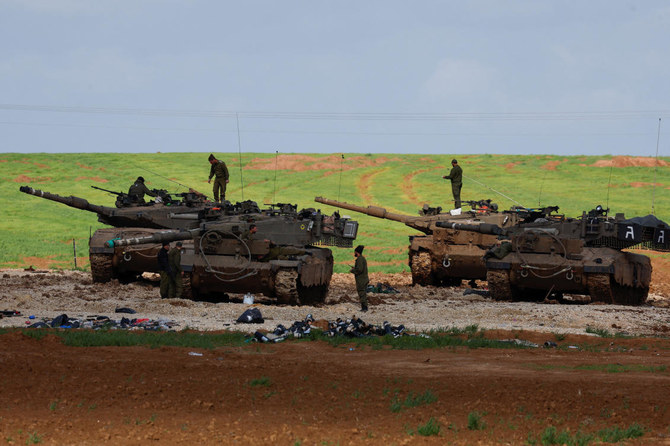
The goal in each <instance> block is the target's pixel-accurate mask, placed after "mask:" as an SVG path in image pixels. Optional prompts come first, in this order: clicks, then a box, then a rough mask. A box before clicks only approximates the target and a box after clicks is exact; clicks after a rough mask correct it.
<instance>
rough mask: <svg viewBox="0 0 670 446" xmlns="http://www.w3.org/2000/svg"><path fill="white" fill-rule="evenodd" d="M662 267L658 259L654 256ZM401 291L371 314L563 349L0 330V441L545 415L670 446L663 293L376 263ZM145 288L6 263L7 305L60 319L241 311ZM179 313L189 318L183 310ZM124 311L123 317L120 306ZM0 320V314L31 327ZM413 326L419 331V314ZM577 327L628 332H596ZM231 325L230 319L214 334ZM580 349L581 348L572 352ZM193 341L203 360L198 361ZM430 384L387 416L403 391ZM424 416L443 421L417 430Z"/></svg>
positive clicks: (507, 429)
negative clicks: (479, 285) (65, 335)
mask: <svg viewBox="0 0 670 446" xmlns="http://www.w3.org/2000/svg"><path fill="white" fill-rule="evenodd" d="M655 271H656V274H657V276H655V277H657V278H662V279H659V280H665V278H666V277H667V271H665V272H664V270H663V268H657V269H656V270H655ZM372 281H373V282H376V281H385V282H387V283H389V284H392V285H393V286H395V287H397V288H398V289H399V291H400V293H398V294H394V295H371V300H372V304H373V307H372V308H371V311H370V312H369V313H367V314H365V315H363V318H364V319H365V320H366V321H370V322H371V323H377V324H378V323H381V322H382V320H384V319H388V320H389V321H391V323H393V324H394V325H395V324H398V323H403V322H408V324H407V326H408V327H409V328H418V329H426V328H431V327H432V328H437V327H445V326H450V325H455V326H460V327H464V326H465V325H467V324H469V323H476V324H478V325H479V326H480V327H482V328H486V330H485V336H486V337H487V338H490V339H518V340H523V341H529V342H534V343H537V344H539V345H543V344H544V343H545V342H546V341H553V342H556V344H558V347H559V348H543V347H539V348H529V349H490V348H482V349H468V348H464V347H457V348H443V349H429V350H419V351H415V350H391V349H381V350H378V349H371V348H365V347H360V346H357V345H355V344H348V345H344V346H340V347H333V346H330V345H328V344H326V343H324V342H296V341H291V340H288V341H285V342H283V343H279V344H257V343H249V344H247V345H245V346H244V347H239V348H238V347H226V348H218V349H214V350H201V349H190V348H177V347H162V348H158V349H150V348H145V347H95V348H94V347H89V348H76V347H67V346H64V345H63V344H62V343H61V342H60V340H59V338H57V337H56V336H52V335H49V336H47V337H45V338H42V339H41V340H36V339H34V338H32V337H30V336H27V335H24V334H23V333H22V332H20V331H10V332H8V333H5V334H2V335H0V377H1V379H2V384H3V386H2V392H0V444H37V443H39V444H47V445H62V444H78V445H79V444H82V445H83V444H91V445H94V444H95V445H97V444H101V443H102V444H124V445H125V444H130V445H135V444H138V445H139V444H147V443H155V444H167V445H172V444H242V445H247V444H248V445H251V444H254V445H256V444H263V445H265V444H267V445H274V444H280V445H297V444H301V445H358V444H371V445H382V444H383V445H391V444H398V445H401V444H455V445H474V444H484V445H488V444H511V445H517V444H526V443H527V442H532V441H533V440H534V441H536V444H542V441H541V439H542V434H543V433H545V432H546V429H547V428H548V427H549V426H554V427H556V428H557V429H558V430H559V431H562V430H566V429H567V430H569V431H570V433H571V434H573V435H574V434H575V433H576V432H582V433H594V432H597V431H599V430H601V429H612V428H614V427H619V428H622V429H625V428H628V427H630V426H631V425H633V423H638V424H639V425H641V426H643V427H644V429H645V433H644V435H643V436H642V437H641V438H638V439H635V440H630V441H628V442H627V443H626V444H665V445H670V396H669V395H670V338H669V337H668V333H670V309H669V308H668V305H667V302H668V298H669V297H670V296H669V295H668V294H665V293H666V292H667V281H665V287H664V286H660V285H663V284H658V285H659V286H657V287H656V288H654V287H652V294H653V301H652V303H653V305H646V306H643V307H621V306H610V305H582V306H576V305H542V304H537V303H505V302H492V301H490V300H489V299H486V298H484V297H482V296H480V295H477V294H474V295H473V294H468V295H464V289H465V288H460V289H459V288H455V289H436V288H433V287H425V288H423V287H411V286H410V282H411V279H410V278H409V277H408V275H403V274H398V275H373V277H372ZM352 289H353V282H352V281H351V278H350V275H336V276H335V277H334V279H333V287H332V290H331V294H330V295H329V301H328V303H327V305H325V306H323V307H318V308H317V307H308V308H301V307H277V306H274V305H269V304H266V303H263V302H262V299H261V301H260V302H258V303H256V304H255V306H256V307H258V308H260V309H261V311H262V312H263V314H264V315H266V316H267V319H268V320H267V321H266V323H265V324H263V325H261V326H260V327H252V328H247V327H244V328H241V327H239V328H240V329H244V330H246V331H253V330H255V329H258V328H262V329H271V328H272V327H274V326H276V325H277V324H278V323H288V321H291V320H296V319H299V318H300V317H301V315H304V313H305V312H307V311H309V312H312V313H313V314H314V316H315V317H316V318H317V319H319V318H323V319H328V320H330V319H331V318H334V317H335V316H337V315H339V316H341V317H350V316H351V314H353V313H355V312H356V303H355V300H354V299H353V298H352V297H351V296H352V292H351V290H352ZM156 295H157V291H156V289H155V286H154V285H153V284H152V283H151V282H148V281H147V282H141V283H135V284H129V285H121V284H118V283H110V284H93V283H92V282H91V281H90V278H89V277H88V275H86V274H85V273H80V272H66V273H63V272H48V271H44V272H32V271H17V270H11V271H10V270H6V271H0V299H1V300H0V302H2V303H1V304H0V309H16V310H19V311H21V312H22V315H24V316H26V315H28V314H35V313H36V315H37V316H38V317H39V316H40V315H41V316H45V317H53V316H54V315H57V314H60V313H62V312H67V313H68V314H69V315H70V316H73V315H74V316H77V315H85V314H91V313H95V314H105V313H106V314H109V315H110V316H112V317H113V316H114V313H113V308H114V307H116V306H132V307H134V308H137V309H138V310H139V311H140V312H141V313H142V316H147V317H166V316H170V315H172V316H173V317H175V318H177V317H178V320H179V321H180V322H182V325H181V326H180V328H184V326H185V325H188V326H189V327H194V326H195V327H196V328H197V327H198V326H197V319H202V320H205V321H208V322H206V323H204V322H203V325H202V327H201V329H203V330H208V331H216V329H217V327H218V330H222V329H226V328H232V329H238V327H235V326H234V324H230V323H231V322H232V319H233V318H234V317H235V316H236V315H239V314H240V313H241V312H242V311H243V310H244V309H245V308H247V307H248V306H247V305H245V304H243V303H242V302H240V301H239V300H236V299H235V298H233V299H232V301H231V302H229V303H219V304H213V303H192V302H190V301H183V300H181V299H167V300H161V299H158V298H157V297H156ZM178 311H183V313H178ZM118 316H119V315H117V317H118ZM25 320H26V318H25V317H5V318H3V319H0V326H4V327H16V326H21V325H25ZM419 320H423V321H424V323H425V325H421V324H420V323H419V322H418V321H419ZM587 324H591V325H593V326H597V327H602V328H605V329H608V330H610V331H611V332H613V333H614V332H616V331H617V330H618V329H622V330H624V331H626V332H627V333H630V334H633V335H637V336H641V337H634V338H626V337H608V338H602V337H598V336H594V335H589V334H587V333H586V332H585V331H584V328H585V326H586V325H587ZM224 327H225V328H224ZM573 347H577V348H573ZM192 353H197V354H201V356H198V355H194V354H192ZM427 394H430V395H432V396H434V398H433V399H434V401H432V402H428V403H426V404H423V405H419V406H417V407H402V409H401V410H399V411H396V410H394V408H393V406H394V402H395V403H397V402H398V401H400V402H402V401H405V400H406V399H407V397H408V396H412V395H413V396H417V395H427ZM431 419H433V420H434V421H435V422H436V423H437V424H438V425H439V426H440V431H439V434H438V435H435V436H422V435H420V434H419V433H418V432H417V431H418V428H419V427H421V426H425V425H426V424H427V423H428V422H429V420H431Z"/></svg>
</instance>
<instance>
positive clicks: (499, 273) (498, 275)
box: [486, 269, 514, 300]
mask: <svg viewBox="0 0 670 446" xmlns="http://www.w3.org/2000/svg"><path fill="white" fill-rule="evenodd" d="M486 281H487V282H488V283H489V294H490V295H491V297H492V298H493V299H494V300H514V294H513V292H512V285H511V283H510V279H509V271H508V270H503V269H494V270H489V271H488V272H487V273H486Z"/></svg>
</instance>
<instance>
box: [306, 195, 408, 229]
mask: <svg viewBox="0 0 670 446" xmlns="http://www.w3.org/2000/svg"><path fill="white" fill-rule="evenodd" d="M314 201H316V202H317V203H323V204H327V205H329V206H334V207H336V208H341V209H347V210H350V211H354V212H360V213H361V214H365V215H370V216H372V217H377V218H383V219H386V220H393V221H399V222H402V223H408V222H410V221H412V220H414V219H416V218H415V217H411V216H409V215H402V214H395V213H393V212H388V211H387V210H386V209H384V208H380V207H378V206H357V205H355V204H350V203H346V202H344V201H337V200H330V199H328V198H323V197H316V198H314Z"/></svg>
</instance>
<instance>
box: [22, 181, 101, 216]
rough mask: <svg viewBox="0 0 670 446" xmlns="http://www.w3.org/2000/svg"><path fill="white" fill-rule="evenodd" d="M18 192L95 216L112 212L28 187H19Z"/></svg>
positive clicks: (80, 200)
mask: <svg viewBox="0 0 670 446" xmlns="http://www.w3.org/2000/svg"><path fill="white" fill-rule="evenodd" d="M19 190H20V191H21V192H23V193H26V194H30V195H34V196H36V197H40V198H45V199H47V200H51V201H56V202H58V203H63V204H64V205H67V206H70V207H73V208H75V209H82V210H84V211H89V212H95V213H96V214H103V215H107V214H109V213H110V211H111V210H113V209H112V208H108V207H106V206H98V205H95V204H91V203H89V202H88V200H85V199H83V198H80V197H75V196H72V195H70V196H69V197H63V196H60V195H56V194H52V193H50V192H46V191H42V190H39V189H33V188H32V187H30V186H21V187H19Z"/></svg>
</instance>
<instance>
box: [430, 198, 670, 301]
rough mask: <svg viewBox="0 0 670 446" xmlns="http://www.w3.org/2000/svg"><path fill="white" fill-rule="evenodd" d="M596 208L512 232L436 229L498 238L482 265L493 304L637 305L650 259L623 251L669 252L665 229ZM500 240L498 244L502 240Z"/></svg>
mask: <svg viewBox="0 0 670 446" xmlns="http://www.w3.org/2000/svg"><path fill="white" fill-rule="evenodd" d="M608 212H609V211H608V210H604V209H603V208H602V207H601V206H598V207H597V208H595V209H593V210H592V211H590V212H583V213H582V215H581V216H580V217H578V218H564V219H560V220H548V219H538V220H536V221H534V222H530V223H523V224H519V225H517V226H513V227H507V228H502V227H500V226H498V225H491V224H474V225H473V224H469V223H456V222H452V223H447V222H439V223H438V224H437V225H438V226H441V227H449V228H451V229H456V230H463V231H470V232H474V233H479V234H488V235H491V236H497V237H499V238H500V239H501V243H500V245H499V246H497V247H495V248H493V249H491V250H490V251H489V252H488V253H487V254H486V255H485V256H484V257H485V260H486V269H487V274H486V277H487V281H488V284H489V292H490V294H491V296H492V297H493V298H494V299H496V300H513V301H517V300H543V299H545V298H548V297H550V296H554V297H556V298H558V299H564V297H565V295H585V296H588V299H587V300H586V301H587V302H589V301H590V302H605V303H613V304H621V305H641V304H643V303H644V302H645V301H646V299H647V295H648V293H649V284H650V281H651V271H652V268H651V261H650V259H649V257H647V256H645V255H642V254H636V253H632V252H628V251H624V249H627V248H634V247H646V248H648V249H653V250H658V251H668V250H670V241H668V238H667V237H666V234H667V232H668V230H670V227H669V226H668V225H667V224H666V223H664V222H662V221H661V220H658V219H657V218H656V217H654V216H653V215H648V216H646V217H638V218H632V219H626V218H625V216H624V214H616V216H615V217H609V216H608V215H607V214H608ZM503 240H504V241H503Z"/></svg>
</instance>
